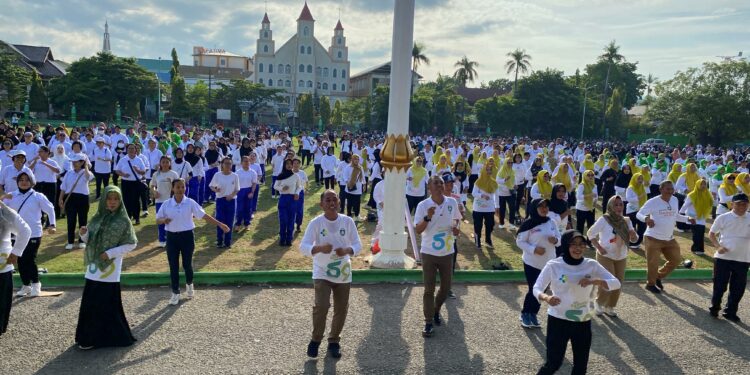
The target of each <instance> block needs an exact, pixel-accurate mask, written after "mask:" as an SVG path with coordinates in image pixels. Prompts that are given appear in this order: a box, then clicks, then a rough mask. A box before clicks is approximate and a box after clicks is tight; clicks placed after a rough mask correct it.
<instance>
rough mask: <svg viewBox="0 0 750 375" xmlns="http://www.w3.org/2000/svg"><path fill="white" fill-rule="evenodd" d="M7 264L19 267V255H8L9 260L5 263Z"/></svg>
mask: <svg viewBox="0 0 750 375" xmlns="http://www.w3.org/2000/svg"><path fill="white" fill-rule="evenodd" d="M5 264H12V265H13V266H14V267H17V266H18V255H16V254H13V253H10V255H8V259H7V260H6V261H5Z"/></svg>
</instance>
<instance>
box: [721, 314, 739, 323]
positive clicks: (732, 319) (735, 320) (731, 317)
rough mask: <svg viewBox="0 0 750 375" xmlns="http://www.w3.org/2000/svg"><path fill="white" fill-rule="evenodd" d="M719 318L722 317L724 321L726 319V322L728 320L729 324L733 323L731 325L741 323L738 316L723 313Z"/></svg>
mask: <svg viewBox="0 0 750 375" xmlns="http://www.w3.org/2000/svg"><path fill="white" fill-rule="evenodd" d="M721 316H723V317H724V319H726V320H728V321H730V322H733V323H739V322H741V321H742V320H741V319H740V317H739V316H737V314H727V313H723V314H721Z"/></svg>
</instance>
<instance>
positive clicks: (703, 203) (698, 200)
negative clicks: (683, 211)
mask: <svg viewBox="0 0 750 375" xmlns="http://www.w3.org/2000/svg"><path fill="white" fill-rule="evenodd" d="M704 182H705V183H706V186H705V187H704V186H702V185H703V183H704ZM688 197H689V198H690V201H692V202H693V207H695V214H696V216H698V217H697V218H698V219H705V218H707V217H709V216H711V208H713V205H714V198H713V196H711V192H709V191H708V181H706V180H705V179H703V178H701V179H698V181H697V182H696V183H695V188H694V189H693V190H692V192H690V194H688Z"/></svg>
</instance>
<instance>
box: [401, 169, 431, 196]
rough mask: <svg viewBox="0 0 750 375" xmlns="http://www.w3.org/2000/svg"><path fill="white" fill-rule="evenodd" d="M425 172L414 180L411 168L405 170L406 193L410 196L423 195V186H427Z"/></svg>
mask: <svg viewBox="0 0 750 375" xmlns="http://www.w3.org/2000/svg"><path fill="white" fill-rule="evenodd" d="M427 177H428V176H427V173H425V174H424V176H422V178H421V179H420V180H419V181H414V177H413V175H412V174H411V168H409V170H408V171H406V195H410V196H412V197H424V195H425V187H427Z"/></svg>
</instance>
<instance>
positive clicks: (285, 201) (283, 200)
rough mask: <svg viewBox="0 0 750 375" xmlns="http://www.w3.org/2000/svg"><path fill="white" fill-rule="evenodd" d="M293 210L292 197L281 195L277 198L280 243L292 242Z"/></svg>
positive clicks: (290, 195)
mask: <svg viewBox="0 0 750 375" xmlns="http://www.w3.org/2000/svg"><path fill="white" fill-rule="evenodd" d="M294 208H295V206H294V195H292V194H281V197H280V198H279V238H280V239H281V241H282V242H292V232H293V231H294Z"/></svg>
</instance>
